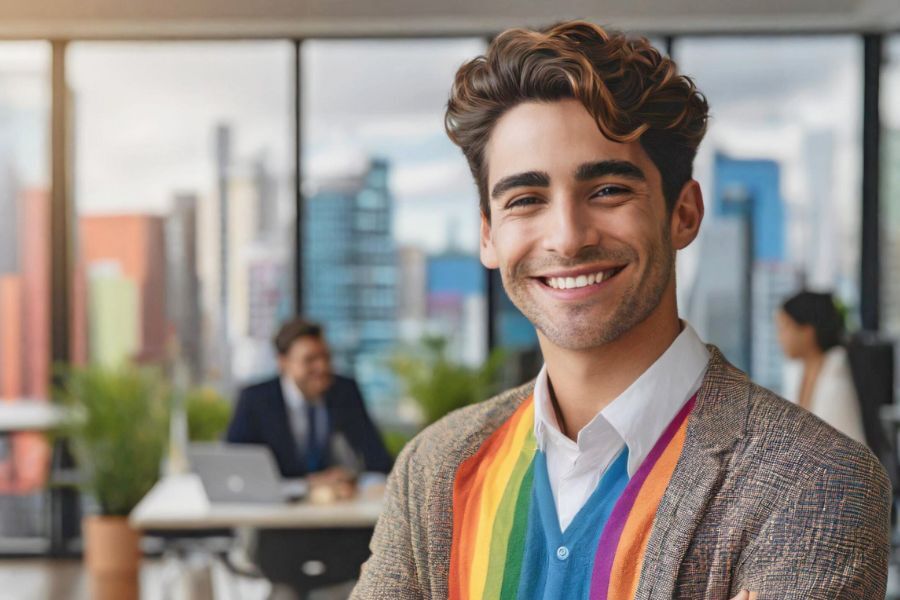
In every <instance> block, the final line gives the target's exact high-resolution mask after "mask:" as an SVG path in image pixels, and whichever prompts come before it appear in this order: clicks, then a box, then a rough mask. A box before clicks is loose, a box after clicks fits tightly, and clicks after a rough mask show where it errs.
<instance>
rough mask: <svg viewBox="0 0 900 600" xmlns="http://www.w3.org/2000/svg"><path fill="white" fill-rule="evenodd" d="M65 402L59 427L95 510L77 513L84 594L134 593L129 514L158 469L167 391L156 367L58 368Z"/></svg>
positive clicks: (97, 597) (135, 541) (121, 596)
mask: <svg viewBox="0 0 900 600" xmlns="http://www.w3.org/2000/svg"><path fill="white" fill-rule="evenodd" d="M61 380H62V383H61V386H60V388H59V390H58V391H59V395H60V398H61V400H62V401H63V402H64V403H65V404H67V405H68V406H69V408H70V411H69V418H68V419H67V421H66V423H65V425H64V426H63V431H62V433H63V434H64V435H66V436H67V437H68V439H69V441H70V443H71V446H72V451H73V453H74V455H75V458H76V460H77V462H78V465H79V468H80V470H81V472H82V477H83V487H84V489H85V491H86V492H87V493H89V494H90V495H91V496H93V498H94V499H95V500H96V502H97V505H98V507H99V514H97V515H87V516H85V517H84V519H83V520H82V535H83V539H84V556H85V564H86V566H87V570H88V574H89V578H90V586H91V598H93V599H94V600H107V599H109V600H112V599H115V600H128V599H132V598H133V599H135V600H137V598H138V597H139V567H140V556H141V554H140V535H139V533H138V532H137V531H135V530H134V529H132V528H131V527H130V526H129V524H128V514H129V513H130V512H131V510H132V509H133V508H134V507H135V505H136V504H137V503H138V502H139V501H140V500H141V498H143V497H144V495H145V494H146V493H147V492H148V491H149V490H150V488H151V487H153V484H154V483H156V481H157V479H158V477H159V469H160V462H161V460H162V457H163V453H164V451H165V448H166V434H167V429H168V416H167V413H168V391H167V388H166V385H165V384H164V382H163V380H162V378H161V376H160V375H159V373H158V372H157V371H154V370H150V369H146V368H138V367H133V366H122V367H117V368H108V367H102V366H89V367H79V368H73V369H70V370H68V371H67V372H65V373H64V374H63V376H62V378H61Z"/></svg>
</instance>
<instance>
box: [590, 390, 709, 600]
mask: <svg viewBox="0 0 900 600" xmlns="http://www.w3.org/2000/svg"><path fill="white" fill-rule="evenodd" d="M696 399H697V396H696V394H695V395H694V397H693V398H691V399H690V400H688V401H687V403H685V405H684V406H683V407H682V408H681V410H680V411H678V414H677V415H675V418H674V419H673V420H672V422H671V423H669V425H668V427H666V429H665V431H663V434H662V436H661V437H660V438H659V439H658V440H657V441H656V444H655V445H654V446H653V450H651V451H650V454H648V455H647V458H645V459H644V462H643V463H641V466H640V467H638V470H637V472H636V473H635V474H634V477H632V478H631V480H630V481H629V482H628V484H627V485H626V486H625V489H624V490H622V495H621V496H619V499H618V500H617V501H616V505H615V507H613V510H612V513H611V514H610V515H609V520H607V522H606V527H604V528H603V533H602V534H600V541H599V543H598V544H597V553H596V554H595V555H594V572H593V573H592V574H591V593H590V596H589V597H590V598H591V599H592V600H607V596H608V595H609V579H610V576H611V574H612V566H613V561H614V560H615V558H616V549H617V548H618V547H619V539H620V538H621V537H622V531H623V530H624V529H625V523H626V522H627V521H628V516H629V515H630V514H631V509H632V507H633V506H634V502H635V500H637V497H638V493H639V492H640V491H641V487H643V485H644V481H646V480H647V476H649V475H650V471H652V470H653V467H654V466H655V465H656V461H658V460H659V457H660V456H662V453H663V452H664V451H665V449H666V448H667V447H668V446H669V443H670V442H671V441H672V438H674V437H675V434H676V433H677V432H678V429H679V428H680V427H681V424H682V423H683V422H684V420H685V419H686V418H687V416H688V414H690V412H691V409H692V408H694V401H695V400H696Z"/></svg>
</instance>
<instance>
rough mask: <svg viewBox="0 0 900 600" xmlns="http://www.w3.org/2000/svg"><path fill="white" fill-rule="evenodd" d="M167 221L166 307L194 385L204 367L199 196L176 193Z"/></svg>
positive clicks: (179, 349)
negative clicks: (199, 272) (198, 254)
mask: <svg viewBox="0 0 900 600" xmlns="http://www.w3.org/2000/svg"><path fill="white" fill-rule="evenodd" d="M173 200H174V202H173V205H172V211H171V212H170V214H169V215H168V216H167V217H166V221H165V241H166V292H167V298H166V308H167V314H168V317H169V320H170V321H171V323H172V324H173V326H174V328H175V337H176V339H177V341H178V352H179V357H180V360H181V361H182V363H183V364H184V365H185V366H186V367H187V372H188V375H189V377H190V379H191V381H193V382H199V381H200V380H201V377H202V368H203V344H202V339H203V337H202V332H203V328H202V320H201V314H200V278H199V276H198V273H197V195H196V194H194V193H178V194H175V197H174V199H173Z"/></svg>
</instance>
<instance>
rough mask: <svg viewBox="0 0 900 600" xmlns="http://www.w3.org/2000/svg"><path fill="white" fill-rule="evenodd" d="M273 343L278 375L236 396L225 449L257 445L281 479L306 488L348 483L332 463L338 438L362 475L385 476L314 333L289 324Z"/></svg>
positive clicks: (365, 421)
mask: <svg viewBox="0 0 900 600" xmlns="http://www.w3.org/2000/svg"><path fill="white" fill-rule="evenodd" d="M274 341H275V349H276V350H277V352H278V366H279V370H280V371H281V375H280V376H279V377H276V378H274V379H270V380H268V381H263V382H262V383H258V384H256V385H252V386H250V387H247V388H245V389H244V390H242V391H241V394H240V397H239V399H238V403H237V407H236V408H235V411H234V416H233V417H232V420H231V424H230V425H229V426H228V433H227V435H226V439H227V441H228V442H230V443H243V444H265V445H266V446H268V447H269V448H270V449H271V450H272V453H273V454H274V455H275V460H276V461H277V462H278V468H279V470H280V471H281V475H282V476H283V477H286V478H290V477H304V476H309V478H310V482H311V483H313V484H316V483H334V482H336V481H340V480H345V479H349V478H350V477H351V474H350V473H349V472H348V470H347V469H346V468H345V467H346V465H341V464H340V460H339V458H340V457H338V456H335V454H336V452H335V450H337V449H338V444H335V442H337V441H339V439H340V438H343V440H344V442H345V443H344V447H345V448H346V447H348V446H349V448H350V449H352V452H353V453H354V454H355V455H356V457H355V458H356V462H358V463H359V464H358V465H357V466H359V467H361V468H362V469H363V470H365V471H378V472H382V473H387V472H388V471H390V469H391V458H390V456H389V454H388V452H387V450H386V449H385V447H384V443H383V442H382V440H381V436H380V435H379V433H378V430H377V429H376V428H375V425H374V424H373V423H372V419H371V418H370V417H369V414H368V413H367V412H366V408H365V405H364V404H363V399H362V395H361V394H360V391H359V387H357V385H356V382H355V381H353V380H352V379H349V378H347V377H340V376H337V375H335V374H334V373H333V372H332V370H331V357H330V354H329V351H328V346H327V344H326V343H325V340H324V338H323V336H322V328H321V327H320V326H319V325H317V324H315V323H310V322H308V321H305V320H303V319H299V318H298V319H294V320H292V321H289V322H287V323H285V324H284V325H283V326H282V327H281V329H280V330H279V332H278V334H277V335H276V336H275V340H274Z"/></svg>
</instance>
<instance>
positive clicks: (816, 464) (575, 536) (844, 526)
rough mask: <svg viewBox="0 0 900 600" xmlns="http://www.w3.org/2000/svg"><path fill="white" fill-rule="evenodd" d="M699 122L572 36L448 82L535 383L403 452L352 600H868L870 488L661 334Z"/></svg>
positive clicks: (797, 412)
mask: <svg viewBox="0 0 900 600" xmlns="http://www.w3.org/2000/svg"><path fill="white" fill-rule="evenodd" d="M706 120H707V104H706V100H705V99H704V97H703V96H702V95H701V94H700V93H699V92H698V91H697V90H696V88H695V87H694V84H693V83H692V82H691V81H690V79H688V78H686V77H683V76H680V75H679V74H678V73H677V71H676V67H675V64H674V63H673V62H672V61H671V60H670V59H668V58H665V57H663V56H661V55H660V54H659V53H658V52H657V51H656V50H655V49H653V48H652V47H651V46H650V45H649V44H648V43H647V42H646V40H643V39H638V40H630V39H628V38H626V37H625V36H623V35H621V34H618V33H611V32H607V31H604V30H603V29H601V28H599V27H596V26H594V25H591V24H589V23H584V22H573V23H565V24H561V25H557V26H555V27H552V28H550V29H548V30H543V31H529V30H510V31H507V32H505V33H503V34H501V35H500V36H498V37H497V38H496V39H495V40H494V41H493V42H492V44H491V46H490V48H489V49H488V51H487V53H486V55H485V56H483V57H479V58H476V59H475V60H473V61H471V62H469V63H467V64H465V65H463V66H462V67H461V68H460V70H459V72H458V73H457V76H456V80H455V83H454V85H453V89H452V91H451V96H450V101H449V104H448V108H447V115H446V124H447V130H448V133H449V135H450V137H451V138H452V140H453V141H454V142H455V143H456V144H457V145H459V146H460V147H461V148H462V150H463V153H464V154H465V155H466V158H467V160H468V161H469V165H470V167H471V170H472V173H473V175H474V177H475V182H476V184H477V186H478V189H479V192H480V197H481V211H482V225H481V259H482V262H483V263H484V264H485V266H486V267H488V268H496V269H499V270H500V273H501V276H502V279H503V284H504V287H505V289H506V291H507V293H508V295H509V297H510V298H511V299H512V301H513V302H514V303H515V304H516V306H517V307H518V308H519V309H520V310H521V311H522V313H523V314H524V315H525V316H526V317H528V318H529V320H530V321H531V322H532V323H533V324H534V325H535V328H536V329H537V333H538V339H539V342H540V346H541V351H542V353H543V357H544V360H545V366H544V368H543V369H542V370H541V372H540V374H539V375H538V377H537V379H536V380H535V381H534V382H532V383H529V384H527V385H524V386H522V387H520V388H518V389H514V390H510V391H508V392H506V393H503V394H501V395H500V396H498V397H496V398H494V399H492V400H489V401H487V402H484V403H481V404H479V405H476V406H472V407H469V408H465V409H463V410H460V411H458V412H456V413H453V414H451V415H449V416H448V417H446V418H445V419H444V420H442V421H440V422H438V423H436V424H435V425H433V426H432V427H430V428H429V429H428V430H426V431H425V432H423V433H422V434H421V435H419V436H418V437H417V438H416V439H414V440H413V441H412V442H411V443H410V444H409V445H408V446H407V448H405V449H404V451H403V453H402V454H401V456H400V458H399V459H398V462H397V466H396V467H395V469H394V472H393V474H392V475H391V477H390V479H389V483H388V496H387V497H388V500H387V506H386V510H385V513H384V515H383V516H382V518H381V521H380V522H379V524H378V526H377V527H376V532H375V536H374V538H373V541H372V545H371V548H372V553H373V554H372V557H371V558H370V560H369V561H368V562H367V563H366V566H365V567H364V569H363V572H362V576H361V579H360V582H359V584H358V586H357V588H356V590H355V592H354V594H355V597H356V598H366V599H369V598H391V599H392V600H396V599H413V598H415V599H418V598H435V599H437V598H446V597H449V598H454V599H455V598H460V599H462V598H467V599H477V598H491V599H493V598H566V599H568V598H610V599H612V598H640V599H651V598H652V599H659V600H662V599H664V598H665V599H670V598H707V599H712V600H723V599H727V598H732V597H740V598H743V599H747V598H752V597H758V598H773V599H774V598H777V599H784V598H823V599H824V598H828V599H834V598H841V599H848V598H866V599H867V600H872V599H874V598H882V597H884V589H885V573H886V566H887V554H888V514H889V512H888V511H889V501H890V493H889V488H888V483H887V480H886V477H885V474H884V472H883V469H882V468H881V466H880V465H879V464H878V462H877V461H876V460H875V458H874V457H873V456H872V455H871V454H870V453H869V452H868V451H867V450H866V449H865V448H864V447H863V446H861V445H859V444H857V443H855V442H852V441H850V440H849V439H847V438H845V437H844V436H842V435H840V434H839V433H837V432H836V431H835V430H834V429H832V428H830V427H829V426H827V425H825V424H824V423H823V422H821V421H819V420H818V419H816V418H814V417H812V416H811V415H809V414H807V413H805V412H804V411H802V410H801V409H799V408H797V407H795V406H793V405H791V404H789V403H787V402H785V401H783V400H782V399H780V398H778V397H776V396H775V395H774V394H773V393H771V392H769V391H767V390H765V389H762V388H760V387H758V386H756V385H754V384H753V383H752V382H750V381H749V380H748V379H747V377H746V376H745V375H744V374H743V373H741V372H739V371H738V370H737V369H735V368H734V367H732V366H731V365H730V364H728V362H727V361H726V359H725V358H724V357H723V356H722V355H721V353H720V352H719V351H718V350H717V349H716V348H715V347H712V346H705V345H704V344H702V343H700V341H699V339H698V337H697V335H696V333H694V331H693V329H691V327H690V326H689V325H688V324H686V323H683V322H682V321H680V320H679V318H678V310H677V306H676V296H675V268H674V266H675V253H676V252H677V251H678V250H681V249H683V248H685V247H686V246H688V245H689V244H690V243H691V242H692V241H693V240H694V239H695V238H696V236H697V234H698V231H699V228H700V223H701V221H702V219H703V211H704V206H703V198H702V195H701V191H700V187H699V185H698V184H697V182H696V181H694V180H693V179H692V162H693V158H694V156H695V154H696V150H697V147H698V145H699V143H700V140H701V139H702V137H703V135H704V133H705V129H706ZM751 592H752V594H751Z"/></svg>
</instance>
